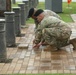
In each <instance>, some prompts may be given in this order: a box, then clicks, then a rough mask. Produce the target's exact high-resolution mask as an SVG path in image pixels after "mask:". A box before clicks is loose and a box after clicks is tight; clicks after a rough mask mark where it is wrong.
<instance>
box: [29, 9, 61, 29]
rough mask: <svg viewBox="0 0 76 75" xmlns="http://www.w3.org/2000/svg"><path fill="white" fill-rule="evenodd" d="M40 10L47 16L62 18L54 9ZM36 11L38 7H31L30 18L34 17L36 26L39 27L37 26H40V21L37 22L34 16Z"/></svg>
mask: <svg viewBox="0 0 76 75" xmlns="http://www.w3.org/2000/svg"><path fill="white" fill-rule="evenodd" d="M38 10H41V11H44V14H45V16H54V17H57V18H59V19H61V17H60V16H59V15H58V14H56V13H55V12H53V11H51V10H42V9H38ZM36 11H37V9H36V8H31V9H30V10H29V15H28V18H30V17H31V18H32V19H34V21H35V25H36V27H35V28H36V29H37V27H38V22H37V20H36V18H35V16H34V14H35V12H36Z"/></svg>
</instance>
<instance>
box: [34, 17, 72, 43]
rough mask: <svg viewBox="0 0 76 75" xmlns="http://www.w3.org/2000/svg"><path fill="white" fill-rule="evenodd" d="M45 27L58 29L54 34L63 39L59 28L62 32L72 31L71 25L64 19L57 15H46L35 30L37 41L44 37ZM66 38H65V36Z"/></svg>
mask: <svg viewBox="0 0 76 75" xmlns="http://www.w3.org/2000/svg"><path fill="white" fill-rule="evenodd" d="M44 28H55V29H58V31H55V33H56V34H54V35H55V36H57V37H59V38H60V39H61V37H60V34H59V30H60V32H61V33H62V34H63V33H64V32H67V33H70V32H71V29H70V27H69V26H68V24H67V23H65V22H64V21H62V20H60V19H58V18H56V17H53V16H48V17H44V19H43V20H42V21H41V22H40V24H39V25H38V28H37V30H36V32H35V40H36V43H39V42H40V41H41V40H42V39H43V37H42V30H43V29H44ZM64 38H65V36H64Z"/></svg>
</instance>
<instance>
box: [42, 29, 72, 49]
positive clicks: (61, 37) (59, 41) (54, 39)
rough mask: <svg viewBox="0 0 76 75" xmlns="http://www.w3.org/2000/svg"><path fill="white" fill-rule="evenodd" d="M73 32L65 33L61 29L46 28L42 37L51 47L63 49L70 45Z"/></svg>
mask: <svg viewBox="0 0 76 75" xmlns="http://www.w3.org/2000/svg"><path fill="white" fill-rule="evenodd" d="M70 35H71V31H70V30H68V31H65V30H64V31H63V30H61V29H59V28H45V29H43V30H42V37H43V39H44V40H45V42H46V43H48V44H49V45H54V46H56V47H57V48H60V47H63V46H65V45H67V44H68V43H69V38H70Z"/></svg>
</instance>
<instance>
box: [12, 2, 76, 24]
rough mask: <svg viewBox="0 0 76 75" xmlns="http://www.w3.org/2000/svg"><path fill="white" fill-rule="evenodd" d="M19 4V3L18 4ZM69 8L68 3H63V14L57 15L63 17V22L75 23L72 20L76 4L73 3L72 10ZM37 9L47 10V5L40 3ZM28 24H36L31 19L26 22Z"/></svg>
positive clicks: (75, 12) (71, 4)
mask: <svg viewBox="0 0 76 75" xmlns="http://www.w3.org/2000/svg"><path fill="white" fill-rule="evenodd" d="M17 4H18V3H17ZM17 4H14V5H12V6H17ZM67 7H68V3H67V2H63V3H62V13H57V14H58V15H60V16H61V18H62V20H63V21H65V22H73V20H72V18H71V16H70V15H71V14H76V11H75V10H76V3H75V2H71V3H70V7H72V8H71V9H70V8H67ZM37 8H39V9H45V3H44V2H39V4H38V6H37ZM26 23H34V21H33V19H31V18H30V19H29V20H27V21H26Z"/></svg>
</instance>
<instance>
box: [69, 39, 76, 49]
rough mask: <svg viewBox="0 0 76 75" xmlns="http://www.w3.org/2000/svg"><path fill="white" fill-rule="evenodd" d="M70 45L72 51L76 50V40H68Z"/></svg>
mask: <svg viewBox="0 0 76 75" xmlns="http://www.w3.org/2000/svg"><path fill="white" fill-rule="evenodd" d="M70 44H72V45H73V50H76V38H74V39H72V40H70Z"/></svg>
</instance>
